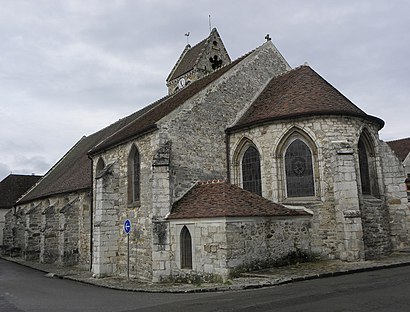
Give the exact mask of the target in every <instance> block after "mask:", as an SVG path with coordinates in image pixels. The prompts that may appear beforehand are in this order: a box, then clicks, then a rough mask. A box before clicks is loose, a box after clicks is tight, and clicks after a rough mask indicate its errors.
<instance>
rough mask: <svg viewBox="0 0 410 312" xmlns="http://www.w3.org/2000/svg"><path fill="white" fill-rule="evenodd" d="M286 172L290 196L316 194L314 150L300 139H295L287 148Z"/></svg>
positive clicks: (287, 188)
mask: <svg viewBox="0 0 410 312" xmlns="http://www.w3.org/2000/svg"><path fill="white" fill-rule="evenodd" d="M285 174H286V191H287V196H288V197H305V196H314V195H315V184H314V177H313V163H312V152H311V151H310V149H309V147H308V146H307V145H306V144H305V143H304V142H303V141H302V140H300V139H296V140H294V141H293V142H292V143H291V144H290V145H289V146H288V148H287V149H286V153H285Z"/></svg>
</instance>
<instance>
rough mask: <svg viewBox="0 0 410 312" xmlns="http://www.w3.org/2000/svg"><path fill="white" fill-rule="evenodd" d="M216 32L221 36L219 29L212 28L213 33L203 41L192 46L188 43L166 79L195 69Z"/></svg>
mask: <svg viewBox="0 0 410 312" xmlns="http://www.w3.org/2000/svg"><path fill="white" fill-rule="evenodd" d="M214 34H216V35H217V36H218V37H219V34H218V31H217V30H216V28H214V29H212V31H211V33H210V34H209V36H208V37H207V38H205V39H204V40H202V41H201V42H199V43H197V44H196V45H194V46H193V47H192V48H191V46H190V45H189V44H188V45H187V46H186V47H185V49H184V51H183V52H182V54H181V56H180V57H179V59H178V61H177V63H176V64H175V66H174V68H173V69H172V70H171V73H170V74H169V76H168V78H167V79H166V81H167V82H168V81H171V80H174V79H175V78H178V77H180V76H182V75H184V74H186V73H188V72H190V71H191V70H192V69H194V67H195V65H197V63H198V61H199V59H200V57H201V55H202V53H203V51H204V50H205V48H206V46H207V44H208V43H209V40H210V38H211V37H212V36H213V35H214Z"/></svg>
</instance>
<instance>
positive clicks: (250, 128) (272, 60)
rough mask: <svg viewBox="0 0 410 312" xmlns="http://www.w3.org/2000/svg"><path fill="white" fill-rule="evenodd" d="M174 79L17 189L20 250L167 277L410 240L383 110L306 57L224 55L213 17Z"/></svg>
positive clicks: (360, 255) (346, 254)
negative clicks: (375, 111)
mask: <svg viewBox="0 0 410 312" xmlns="http://www.w3.org/2000/svg"><path fill="white" fill-rule="evenodd" d="M267 38H268V37H267ZM167 86H168V89H169V95H168V96H166V97H164V98H162V99H160V100H158V101H157V102H154V103H152V104H151V105H149V106H147V107H145V108H144V109H142V110H140V111H138V112H136V113H134V114H132V115H130V116H128V117H126V118H124V119H121V120H119V121H118V122H116V123H114V124H112V125H110V126H109V127H107V128H105V129H103V130H101V131H99V132H97V133H95V134H93V135H91V136H89V137H85V138H83V139H82V140H80V142H79V143H77V145H76V146H74V147H73V148H72V149H71V150H70V151H69V152H68V153H67V155H65V156H64V157H63V158H62V159H61V160H60V161H59V162H58V163H57V164H56V165H55V166H54V167H53V168H52V169H51V170H50V171H49V172H48V173H47V174H46V175H45V177H44V178H43V179H42V181H41V183H39V184H38V185H37V186H36V187H35V188H33V189H32V190H31V191H30V192H28V193H27V194H26V195H25V196H24V197H23V198H22V199H21V200H20V201H19V202H18V203H17V205H16V209H15V213H14V214H13V215H11V214H10V215H9V218H8V220H9V222H8V227H7V229H9V232H8V233H11V229H12V228H13V227H14V228H15V229H16V230H15V236H14V239H15V243H17V244H20V246H21V248H22V250H23V251H24V255H25V256H26V258H27V257H29V258H31V259H36V260H39V261H41V262H57V263H60V264H65V265H68V264H75V263H78V264H81V265H87V264H89V263H90V262H91V270H92V272H93V273H94V275H95V276H96V277H102V276H107V275H108V276H109V275H122V276H126V275H127V270H128V269H129V271H130V275H131V276H132V277H136V278H139V279H145V280H152V281H155V282H160V281H175V280H177V281H178V280H180V281H183V280H189V279H201V280H215V279H222V280H225V279H226V278H228V277H229V276H230V275H231V274H235V273H236V272H239V271H243V270H248V269H252V268H254V267H263V266H268V265H272V264H273V263H275V262H276V261H280V260H281V259H283V258H285V257H287V256H289V255H292V254H300V253H303V254H310V255H317V256H321V257H324V258H328V259H342V260H347V261H356V260H363V259H371V258H376V257H379V256H382V255H385V254H388V253H390V252H391V251H393V250H400V249H404V248H408V247H410V246H409V236H408V233H409V230H410V214H409V212H408V207H407V199H406V193H405V191H404V183H403V180H402V176H403V171H402V166H401V163H400V160H399V159H398V158H397V157H396V155H395V154H394V153H393V152H392V151H391V149H390V148H389V146H388V145H387V144H386V143H384V142H383V141H381V140H380V139H379V136H378V131H379V130H380V129H381V128H382V127H383V126H384V122H383V121H382V120H381V119H379V118H377V117H373V116H370V115H367V114H366V113H365V112H363V111H362V110H361V109H360V108H358V107H357V106H356V105H354V104H353V103H352V102H351V101H349V100H348V99H347V98H346V97H345V96H343V95H342V94H341V93H340V92H339V91H337V90H336V89H335V88H334V87H333V86H331V85H330V84H329V83H328V82H327V81H325V80H324V79H323V78H322V77H321V76H320V75H319V74H318V73H316V72H315V71H314V70H313V69H312V68H310V67H309V66H300V67H297V68H295V69H292V68H291V67H290V66H289V65H288V63H287V62H286V60H285V59H284V58H283V56H282V55H281V54H280V53H279V51H278V50H277V49H276V47H275V46H274V45H273V44H272V42H271V41H270V40H269V39H268V41H267V42H266V43H264V44H263V45H261V46H260V47H258V48H256V49H255V50H253V51H252V52H250V53H248V54H246V55H244V56H242V57H240V58H239V59H237V60H235V61H233V62H231V61H230V58H229V56H228V54H227V52H226V49H225V47H224V46H223V43H222V40H220V37H219V34H218V32H217V31H216V30H213V31H212V32H211V34H210V36H209V37H208V38H207V39H205V40H204V41H201V42H200V43H199V44H197V45H195V46H194V47H190V46H187V47H186V48H185V50H184V52H183V53H182V55H181V57H180V58H179V60H178V61H177V64H176V65H175V66H174V68H173V69H172V71H171V73H170V75H169V77H168V79H167ZM127 219H129V220H130V221H131V223H132V229H131V232H130V234H129V237H127V235H126V234H125V233H124V231H123V224H124V221H125V220H127ZM24 233H28V234H25V235H24ZM8 237H11V236H8ZM128 239H129V246H130V250H129V252H128V249H127V246H128V244H127V242H128ZM33 246H37V247H36V248H33ZM36 250H38V251H37V252H36ZM90 251H91V253H90ZM128 255H129V257H130V258H129V263H130V267H129V268H128V267H127V263H128Z"/></svg>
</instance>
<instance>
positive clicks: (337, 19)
mask: <svg viewBox="0 0 410 312" xmlns="http://www.w3.org/2000/svg"><path fill="white" fill-rule="evenodd" d="M209 14H210V15H211V23H212V27H216V28H217V29H218V31H219V33H220V35H221V37H222V40H223V42H224V44H225V46H226V48H227V50H228V53H229V54H230V56H231V58H232V59H236V58H238V57H239V56H241V55H243V54H245V53H247V52H249V51H250V50H253V49H254V48H256V47H257V46H259V45H261V44H262V43H263V42H265V39H264V37H265V35H266V34H267V33H269V34H270V36H271V37H272V42H273V43H274V44H275V45H276V47H277V48H278V49H279V50H280V51H281V53H282V55H283V56H284V57H285V59H287V61H288V62H289V64H290V65H291V66H292V67H297V66H299V65H301V64H303V63H305V62H308V64H309V65H310V66H311V67H312V68H313V69H314V70H315V71H317V72H318V73H319V74H320V75H322V76H323V77H324V78H325V79H326V80H327V81H329V82H330V83H331V84H332V85H333V86H334V87H336V88H337V89H338V90H339V91H341V92H342V93H343V94H344V95H345V96H347V97H348V98H349V99H350V100H351V101H352V102H353V103H355V104H356V105H358V106H359V107H360V108H361V109H363V110H364V111H365V112H366V113H368V114H370V115H374V116H377V117H379V118H382V119H383V120H384V121H385V122H386V125H385V127H384V129H383V130H381V132H380V136H381V138H382V139H383V140H385V141H388V140H393V139H399V138H404V137H410V101H409V99H410V74H409V73H410V61H409V56H410V51H409V50H410V18H409V14H410V1H408V0H403V1H400V0H394V1H386V0H380V1H379V0H367V1H366V0H360V1H359V0H345V1H329V0H322V1H319V0H317V1H309V0H300V1H290V0H287V1H283V0H281V1H276V0H263V1H257V0H250V1H238V0H236V1H234V0H232V1H221V0H218V1H211V0H210V1H198V0H196V1H182V0H181V1H179V0H167V1H166V0H163V1H159V0H157V1H155V0H146V1H142V0H134V1H132V0H128V1H127V0H124V1H121V0H79V1H73V0H72V1H71V0H65V1H57V0H48V1H46V0H43V1H42V0H36V1H30V0H27V1H20V0H0V99H1V101H0V133H1V140H0V180H2V179H3V178H4V177H5V176H7V175H8V174H9V173H10V172H13V173H22V174H30V173H36V174H44V173H45V172H46V171H47V170H48V169H49V168H50V167H51V166H52V165H53V164H54V163H55V162H56V161H57V160H58V159H59V158H60V157H61V156H62V155H64V153H65V152H66V151H67V150H68V149H69V148H70V147H71V146H72V145H73V144H74V143H75V142H76V141H78V140H79V139H80V138H81V137H82V136H83V135H89V134H91V133H93V132H95V131H97V130H99V129H101V128H102V127H105V126H107V125H108V124H111V123H112V122H114V121H116V120H118V119H119V118H121V117H124V116H126V115H128V114H130V113H132V112H134V111H136V110H138V109H140V108H142V107H144V106H146V105H148V104H149V103H151V102H153V101H155V100H156V99H158V98H160V97H162V96H164V95H165V94H166V87H165V79H166V77H167V76H168V74H169V72H170V70H171V69H172V67H173V65H174V64H175V62H176V60H177V58H178V57H179V55H180V53H181V52H182V50H183V48H184V46H185V45H186V37H185V36H184V34H185V33H187V32H190V37H189V42H190V44H191V45H194V44H196V43H197V42H199V41H200V40H202V39H204V38H205V37H207V36H208V34H209V22H208V15H209Z"/></svg>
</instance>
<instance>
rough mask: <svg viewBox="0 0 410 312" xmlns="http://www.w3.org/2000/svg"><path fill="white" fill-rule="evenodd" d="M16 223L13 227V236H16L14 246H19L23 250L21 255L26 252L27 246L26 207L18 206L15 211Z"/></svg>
mask: <svg viewBox="0 0 410 312" xmlns="http://www.w3.org/2000/svg"><path fill="white" fill-rule="evenodd" d="M15 217H16V219H15V220H16V223H15V226H14V228H13V236H14V244H13V246H14V247H17V248H19V250H20V251H21V254H20V255H23V254H24V247H25V244H24V242H25V225H26V218H25V209H24V207H18V208H17V209H16V213H15Z"/></svg>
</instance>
